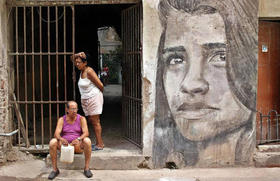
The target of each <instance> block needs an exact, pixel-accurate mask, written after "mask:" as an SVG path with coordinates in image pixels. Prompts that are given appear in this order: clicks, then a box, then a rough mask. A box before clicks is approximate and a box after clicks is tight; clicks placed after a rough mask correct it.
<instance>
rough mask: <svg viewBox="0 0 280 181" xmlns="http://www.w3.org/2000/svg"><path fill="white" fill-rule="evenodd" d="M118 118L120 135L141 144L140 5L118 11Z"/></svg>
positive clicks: (140, 145) (138, 144)
mask: <svg viewBox="0 0 280 181" xmlns="http://www.w3.org/2000/svg"><path fill="white" fill-rule="evenodd" d="M122 42H123V52H124V57H123V61H122V77H123V82H122V83H123V84H122V121H123V130H124V137H125V138H126V139H128V140H129V141H131V142H132V143H134V144H136V145H137V146H139V147H142V117H141V113H142V95H141V92H142V91H141V86H142V83H141V67H142V66H141V65H142V4H141V3H139V4H137V5H135V6H132V7H130V8H128V9H126V10H124V11H123V12H122Z"/></svg>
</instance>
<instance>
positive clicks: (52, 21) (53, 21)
mask: <svg viewBox="0 0 280 181" xmlns="http://www.w3.org/2000/svg"><path fill="white" fill-rule="evenodd" d="M36 11H37V13H38V15H39V16H40V13H39V12H38V8H37V7H36ZM64 13H65V9H64V8H63V12H62V13H61V15H60V16H59V18H58V19H57V20H50V23H55V22H56V21H59V20H60V19H61V18H62V17H63V15H64ZM41 18H42V21H43V22H45V23H47V22H48V20H46V19H44V18H43V16H42V15H41Z"/></svg>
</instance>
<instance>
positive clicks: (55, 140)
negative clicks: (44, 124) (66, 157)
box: [49, 138, 59, 171]
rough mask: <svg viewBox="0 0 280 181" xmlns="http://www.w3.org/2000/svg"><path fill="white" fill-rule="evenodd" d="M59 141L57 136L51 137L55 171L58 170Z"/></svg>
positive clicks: (51, 153) (51, 151) (51, 152)
mask: <svg viewBox="0 0 280 181" xmlns="http://www.w3.org/2000/svg"><path fill="white" fill-rule="evenodd" d="M58 144H59V143H58V141H57V139H56V138H53V139H51V141H50V144H49V147H50V155H51V160H52V167H53V170H54V171H57V148H58Z"/></svg>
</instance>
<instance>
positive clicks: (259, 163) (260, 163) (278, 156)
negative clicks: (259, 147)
mask: <svg viewBox="0 0 280 181" xmlns="http://www.w3.org/2000/svg"><path fill="white" fill-rule="evenodd" d="M254 162H255V166H256V167H280V152H256V153H255V154H254Z"/></svg>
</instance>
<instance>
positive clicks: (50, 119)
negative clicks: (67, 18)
mask: <svg viewBox="0 0 280 181" xmlns="http://www.w3.org/2000/svg"><path fill="white" fill-rule="evenodd" d="M47 10H48V52H50V7H48V8H47ZM48 71H49V101H51V57H50V55H48ZM49 126H50V128H49V136H50V139H51V138H52V136H51V135H52V106H51V104H49Z"/></svg>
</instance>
